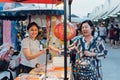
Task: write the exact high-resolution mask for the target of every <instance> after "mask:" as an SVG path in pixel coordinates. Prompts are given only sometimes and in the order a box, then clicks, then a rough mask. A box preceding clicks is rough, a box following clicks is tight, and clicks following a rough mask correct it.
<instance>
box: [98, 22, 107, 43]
mask: <svg viewBox="0 0 120 80" xmlns="http://www.w3.org/2000/svg"><path fill="white" fill-rule="evenodd" d="M99 36H100V37H101V38H102V39H103V40H104V41H105V43H106V36H107V29H106V27H105V24H104V23H101V24H100V26H99Z"/></svg>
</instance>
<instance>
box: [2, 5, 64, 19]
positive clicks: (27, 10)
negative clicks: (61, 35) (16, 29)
mask: <svg viewBox="0 0 120 80" xmlns="http://www.w3.org/2000/svg"><path fill="white" fill-rule="evenodd" d="M36 14H38V15H63V14H64V10H60V9H48V8H41V7H39V6H34V5H32V6H21V7H17V8H13V9H8V10H2V11H0V19H1V20H25V19H26V18H27V16H30V15H36Z"/></svg>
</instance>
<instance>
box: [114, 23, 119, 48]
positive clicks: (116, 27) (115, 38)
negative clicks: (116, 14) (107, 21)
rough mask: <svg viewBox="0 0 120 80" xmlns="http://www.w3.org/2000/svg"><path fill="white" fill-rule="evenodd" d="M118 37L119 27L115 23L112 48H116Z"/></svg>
mask: <svg viewBox="0 0 120 80" xmlns="http://www.w3.org/2000/svg"><path fill="white" fill-rule="evenodd" d="M119 37H120V28H119V25H118V24H116V25H115V28H114V41H115V46H114V48H118V45H119Z"/></svg>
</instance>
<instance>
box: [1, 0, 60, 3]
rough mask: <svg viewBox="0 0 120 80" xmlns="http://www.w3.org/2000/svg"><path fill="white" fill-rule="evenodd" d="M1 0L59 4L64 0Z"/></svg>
mask: <svg viewBox="0 0 120 80" xmlns="http://www.w3.org/2000/svg"><path fill="white" fill-rule="evenodd" d="M0 2H21V3H43V4H57V3H59V2H62V0H0Z"/></svg>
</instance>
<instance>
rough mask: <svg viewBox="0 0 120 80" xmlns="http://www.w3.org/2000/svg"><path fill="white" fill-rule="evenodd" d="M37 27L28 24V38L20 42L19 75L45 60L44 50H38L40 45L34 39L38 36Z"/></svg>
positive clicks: (33, 23)
mask: <svg viewBox="0 0 120 80" xmlns="http://www.w3.org/2000/svg"><path fill="white" fill-rule="evenodd" d="M38 30H39V29H38V25H37V24H36V23H35V22H32V23H30V24H28V26H27V32H28V34H29V36H28V37H26V38H24V39H23V40H22V42H21V52H20V55H21V61H20V66H19V71H20V72H19V73H29V71H31V70H32V69H33V68H34V67H35V65H36V64H37V63H42V62H43V59H45V51H46V49H42V50H41V49H40V43H39V41H38V40H37V39H36V37H37V35H38Z"/></svg>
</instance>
